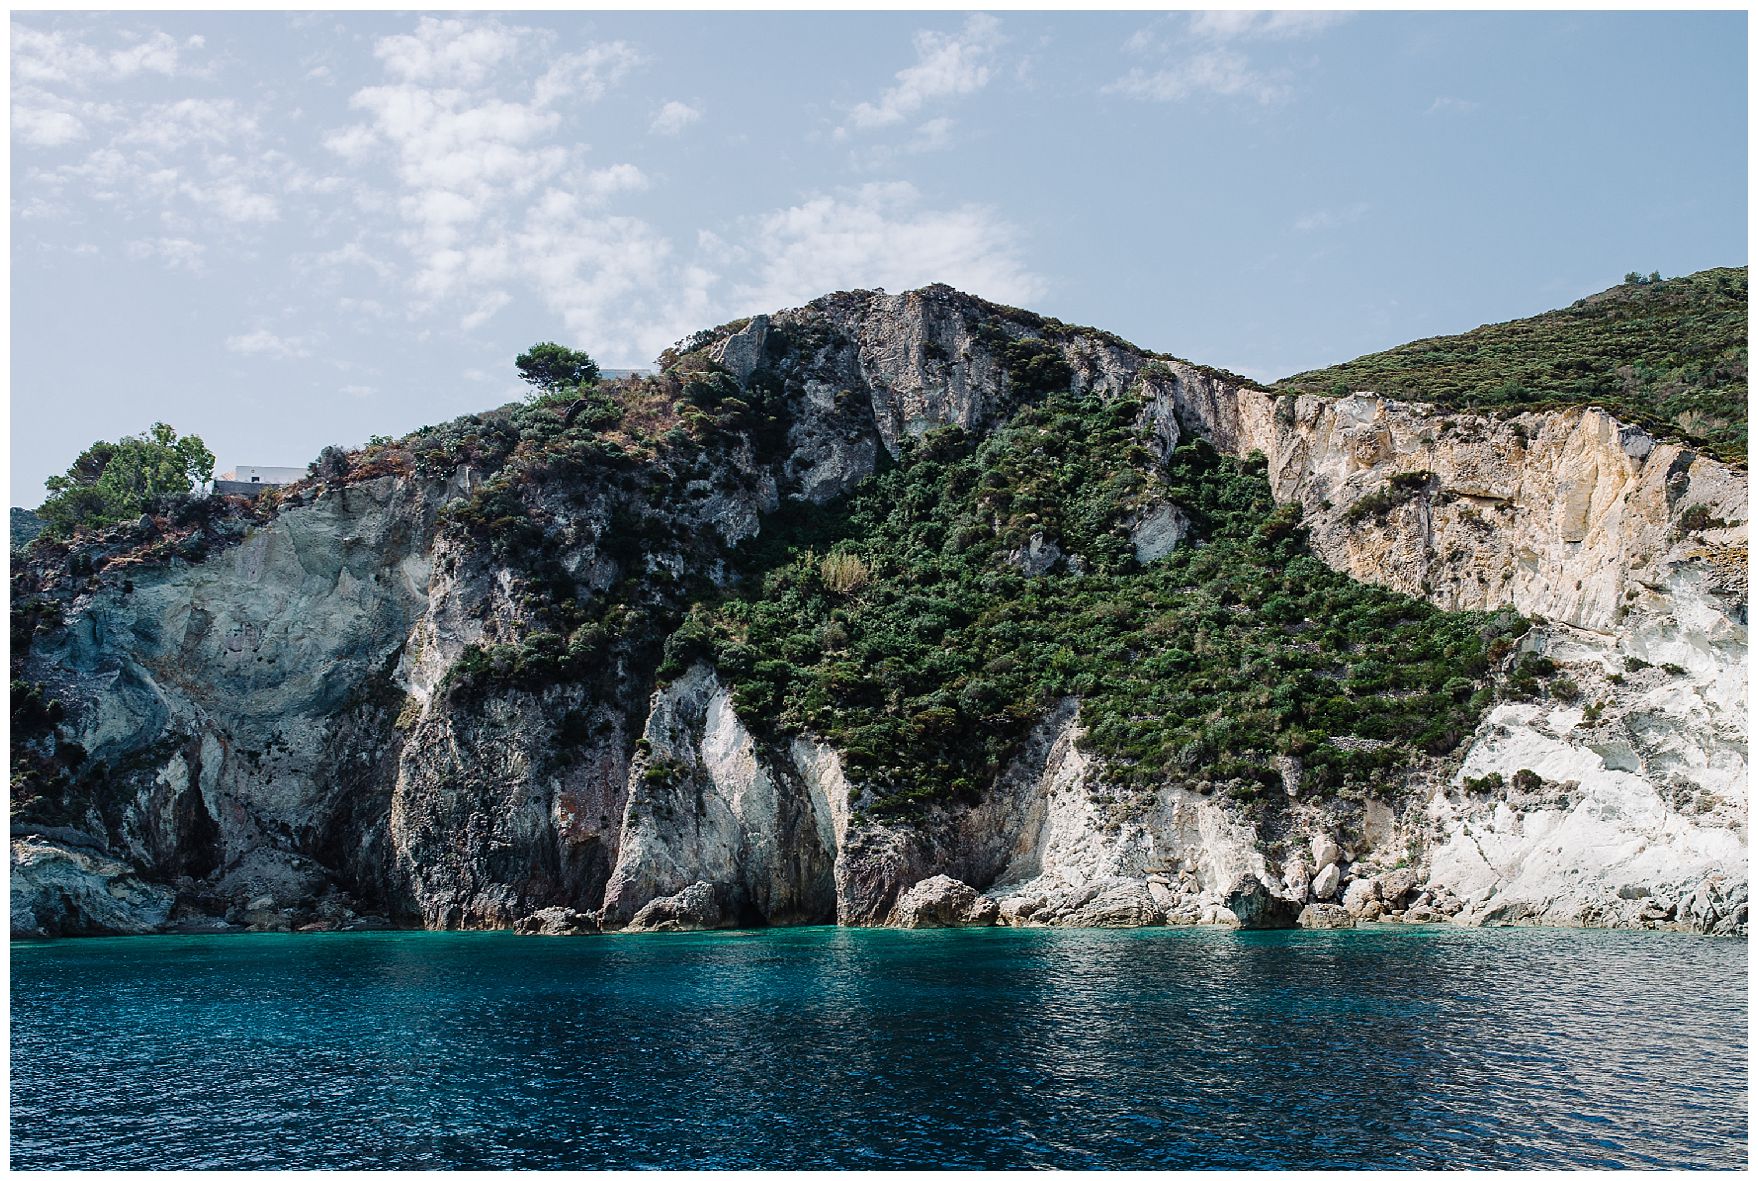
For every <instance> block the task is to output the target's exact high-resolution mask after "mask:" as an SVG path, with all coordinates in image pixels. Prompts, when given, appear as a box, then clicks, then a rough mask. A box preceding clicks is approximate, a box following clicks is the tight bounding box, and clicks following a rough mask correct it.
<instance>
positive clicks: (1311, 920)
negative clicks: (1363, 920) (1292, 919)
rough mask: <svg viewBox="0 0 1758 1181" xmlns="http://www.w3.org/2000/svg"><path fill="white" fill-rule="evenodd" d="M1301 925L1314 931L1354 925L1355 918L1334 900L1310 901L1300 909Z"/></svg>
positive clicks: (1338, 928)
mask: <svg viewBox="0 0 1758 1181" xmlns="http://www.w3.org/2000/svg"><path fill="white" fill-rule="evenodd" d="M1300 925H1301V926H1303V927H1306V928H1307V929H1309V930H1313V931H1335V930H1340V929H1342V928H1344V927H1353V926H1354V925H1355V919H1354V917H1353V916H1351V915H1350V913H1349V912H1348V911H1346V910H1344V909H1343V908H1342V907H1341V906H1338V905H1337V904H1336V903H1334V902H1309V903H1307V904H1306V905H1305V906H1303V907H1301V909H1300Z"/></svg>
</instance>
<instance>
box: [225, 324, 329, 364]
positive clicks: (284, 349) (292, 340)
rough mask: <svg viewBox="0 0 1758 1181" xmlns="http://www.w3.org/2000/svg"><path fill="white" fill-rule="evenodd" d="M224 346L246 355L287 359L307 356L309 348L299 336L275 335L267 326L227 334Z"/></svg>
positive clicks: (309, 351)
mask: <svg viewBox="0 0 1758 1181" xmlns="http://www.w3.org/2000/svg"><path fill="white" fill-rule="evenodd" d="M226 347H227V348H228V349H230V350H231V351H233V352H235V353H240V354H242V355H244V356H247V357H274V358H277V359H280V360H287V359H289V358H294V357H309V356H310V355H311V349H310V348H309V347H308V346H307V344H306V342H305V341H304V340H302V339H300V338H299V337H292V336H277V335H275V334H274V333H273V332H270V331H269V330H268V329H267V328H258V329H256V330H255V331H253V332H247V333H245V334H243V335H242V336H228V337H227V338H226Z"/></svg>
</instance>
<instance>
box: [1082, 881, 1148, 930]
mask: <svg viewBox="0 0 1758 1181" xmlns="http://www.w3.org/2000/svg"><path fill="white" fill-rule="evenodd" d="M1163 922H1165V915H1164V913H1163V912H1162V911H1161V909H1160V908H1159V907H1158V906H1156V905H1155V904H1154V895H1153V891H1152V890H1151V889H1150V888H1149V886H1148V884H1147V883H1146V882H1143V881H1139V880H1128V879H1125V880H1119V881H1111V882H1101V883H1099V887H1098V889H1097V890H1096V891H1094V892H1092V893H1091V894H1090V895H1089V896H1088V897H1086V898H1084V899H1083V900H1082V901H1081V902H1080V904H1079V905H1078V906H1074V907H1071V908H1069V909H1067V910H1065V911H1062V912H1059V913H1058V914H1057V915H1056V925H1057V926H1059V927H1157V926H1159V925H1160V924H1161V923H1163Z"/></svg>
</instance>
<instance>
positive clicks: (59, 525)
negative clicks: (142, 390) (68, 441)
mask: <svg viewBox="0 0 1758 1181" xmlns="http://www.w3.org/2000/svg"><path fill="white" fill-rule="evenodd" d="M213 475H214V454H213V452H211V451H209V450H208V449H207V446H206V444H204V443H203V442H202V441H201V439H200V437H199V436H196V435H188V436H185V437H184V438H181V439H180V438H178V437H177V432H176V431H175V430H173V429H172V428H171V427H169V426H166V425H165V424H164V423H162V422H155V423H154V424H153V425H152V429H151V430H149V431H147V432H146V433H145V434H141V435H127V436H124V437H123V438H121V439H119V440H117V441H116V442H114V443H110V442H105V441H103V440H100V441H98V442H96V443H93V444H92V445H91V446H90V447H87V448H86V449H85V450H84V451H82V452H81V453H80V455H79V458H78V459H75V460H74V461H73V465H72V466H71V467H69V468H68V469H67V474H66V475H61V476H50V477H49V478H48V479H47V480H46V481H44V487H46V488H47V489H48V490H49V498H48V499H47V500H45V501H44V502H43V505H42V507H41V508H39V509H38V510H37V515H38V516H39V517H42V518H43V520H44V521H46V522H47V523H48V531H49V532H52V533H54V534H55V535H57V536H66V535H67V534H69V533H71V532H73V531H74V530H75V529H78V528H87V529H96V528H100V527H102V526H104V525H111V524H114V523H116V522H117V521H126V520H128V519H129V518H130V517H138V516H139V515H141V514H142V513H144V512H148V511H150V510H152V509H154V508H158V507H160V506H161V505H163V504H164V503H165V502H166V501H167V500H168V499H169V498H171V497H174V496H180V495H184V494H186V493H188V492H189V491H190V490H191V489H193V488H195V487H196V486H198V485H200V484H205V483H207V481H209V480H211V479H212V478H213Z"/></svg>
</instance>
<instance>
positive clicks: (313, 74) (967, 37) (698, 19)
mask: <svg viewBox="0 0 1758 1181" xmlns="http://www.w3.org/2000/svg"><path fill="white" fill-rule="evenodd" d="M1746 19H1747V18H1746V14H1745V13H1743V12H1731V13H1612V14H1604V13H1583V12H1570V13H1491V12H1485V13H1445V14H1443V13H1415V14H1412V13H1367V14H1354V15H1347V16H1345V15H1337V14H1327V13H1315V12H1292V13H1250V12H1240V11H1227V12H1218V13H1188V12H1180V13H1169V14H1152V13H1106V14H1071V13H1042V12H1003V13H994V14H983V13H977V14H969V13H951V12H947V13H940V12H913V13H912V12H894V13H862V14H855V13H837V14H809V13H766V14H738V13H683V14H658V13H562V12H541V13H513V12H503V13H488V14H481V15H470V14H453V13H441V14H434V15H421V14H419V13H412V14H381V13H347V12H342V13H335V12H332V13H314V14H279V13H201V12H196V13H166V14H154V13H139V12H126V13H110V14H91V13H16V12H15V13H14V14H13V17H12V49H11V66H12V71H11V75H12V107H11V127H12V135H11V173H10V175H11V195H12V222H11V233H12V240H11V246H12V324H11V328H12V338H11V345H12V348H11V365H12V372H11V376H12V387H11V388H12V399H11V427H12V433H11V438H12V446H11V461H12V471H11V487H12V498H13V499H12V503H13V504H15V505H24V506H33V505H35V504H37V503H39V502H40V501H41V499H42V497H43V487H42V485H43V480H44V479H45V478H46V477H48V476H50V475H52V474H55V473H58V472H61V471H63V470H65V469H66V467H67V465H68V464H69V463H71V462H72V460H73V459H74V457H75V456H76V455H77V454H78V453H79V452H80V451H81V450H82V449H83V448H85V447H86V446H88V445H89V444H90V443H91V442H93V441H94V440H96V439H100V438H106V439H114V438H117V437H119V436H121V435H124V434H132V433H137V432H139V431H142V430H145V429H146V428H147V427H148V426H150V425H151V424H152V423H153V422H155V421H164V422H168V423H170V424H171V425H173V426H174V427H176V428H177V429H178V430H179V431H181V432H184V433H195V434H198V435H200V436H201V437H202V438H203V439H204V440H205V441H206V442H207V444H208V446H209V447H210V449H212V450H213V451H214V452H215V453H216V455H217V456H218V459H219V468H220V470H225V469H227V468H230V467H233V466H235V465H237V464H259V465H279V466H292V465H302V464H304V463H306V462H308V461H309V460H310V459H311V458H312V457H314V456H315V455H316V454H317V452H318V451H319V450H320V449H321V448H322V447H323V446H325V445H326V444H332V443H339V444H344V445H350V446H352V445H359V444H362V443H364V442H365V441H366V440H367V439H368V437H369V436H372V435H398V434H402V433H404V432H406V431H409V430H412V429H414V428H415V427H417V426H420V425H422V424H424V423H429V422H438V421H443V420H445V419H449V418H453V417H456V416H457V415H460V414H465V413H469V412H471V411H475V410H481V409H486V408H488V407H491V406H495V405H499V404H501V403H503V402H505V401H508V400H510V399H512V398H516V397H518V396H520V394H521V393H522V387H521V386H520V385H519V382H518V380H517V375H516V373H515V371H514V368H513V358H514V356H515V355H516V354H518V353H519V352H520V351H522V350H523V349H525V348H527V347H528V346H529V345H531V344H532V343H534V342H536V341H541V340H556V341H559V342H562V343H564V344H568V345H571V346H573V347H577V348H583V349H585V350H586V351H587V352H589V353H591V354H592V355H593V356H594V357H595V358H597V360H598V361H599V363H600V364H601V365H604V366H607V367H636V366H644V365H649V364H651V362H652V359H653V358H654V357H655V356H656V355H657V354H658V352H659V351H660V350H661V349H662V348H664V347H665V346H666V345H668V344H670V343H671V342H673V341H675V340H677V339H679V338H681V337H683V336H686V335H688V334H689V333H690V332H692V331H695V330H696V329H699V328H703V327H709V326H712V325H715V324H719V323H723V322H725V321H727V320H730V319H734V318H736V317H739V316H744V315H749V314H752V313H755V312H759V311H772V310H776V309H779V308H784V307H795V306H798V305H800V304H802V303H805V302H807V301H808V300H810V299H812V298H814V297H815V296H818V295H821V294H824V293H826V292H829V291H835V290H841V289H851V288H873V287H879V288H884V289H886V290H889V291H902V290H907V289H909V288H912V287H918V286H922V285H924V284H927V283H931V282H946V283H950V284H952V285H953V286H955V287H958V288H960V289H962V290H965V291H969V292H972V293H974V294H977V295H981V296H984V297H987V298H989V299H993V300H997V301H1000V302H1003V303H1009V304H1015V305H1019V306H1025V307H1030V308H1032V309H1034V310H1036V311H1039V312H1043V313H1045V314H1048V315H1053V316H1056V317H1059V318H1061V319H1063V320H1065V321H1069V322H1072V323H1080V324H1091V325H1095V326H1098V327H1101V328H1105V329H1108V330H1110V331H1113V332H1116V333H1118V334H1119V335H1121V336H1123V337H1125V338H1127V339H1129V340H1131V341H1134V342H1135V343H1137V344H1139V345H1142V346H1145V347H1148V348H1152V349H1156V350H1161V351H1165V352H1169V353H1172V354H1174V355H1177V356H1180V357H1185V358H1188V359H1191V360H1195V361H1200V362H1204V363H1207V364H1212V365H1219V366H1222V367H1225V368H1228V369H1232V370H1234V371H1237V372H1240V373H1244V374H1247V375H1249V376H1252V377H1256V378H1259V379H1260V380H1271V379H1274V378H1277V377H1282V376H1286V375H1288V374H1291V373H1294V372H1298V371H1301V370H1304V369H1310V368H1315V367H1318V366H1322V365H1326V364H1331V363H1334V362H1337V361H1342V360H1346V359H1348V358H1350V357H1354V356H1358V355H1360V354H1362V353H1366V352H1372V351H1374V350H1377V349H1382V348H1386V347H1389V346H1392V345H1395V344H1398V343H1401V342H1403V341H1406V340H1411V339H1416V338H1420V337H1424V336H1432V335H1436V334H1442V333H1450V332H1458V331H1463V330H1466V329H1469V328H1472V327H1474V326H1476V325H1478V324H1481V323H1486V322H1493V321H1498V320H1506V319H1511V318H1514V317H1518V316H1524V315H1531V314H1534V313H1536V312H1539V311H1543V310H1545V309H1548V308H1553V307H1558V306H1562V305H1565V304H1567V303H1569V302H1571V301H1572V300H1574V299H1576V298H1578V297H1580V296H1582V295H1585V294H1588V293H1590V292H1593V291H1597V290H1600V289H1602V288H1605V287H1608V286H1610V285H1612V284H1614V283H1616V282H1618V281H1619V280H1620V279H1621V278H1622V277H1623V275H1624V274H1625V273H1626V272H1628V271H1632V270H1636V271H1641V272H1643V273H1647V272H1649V271H1660V272H1661V273H1662V274H1666V275H1675V274H1686V273H1689V272H1691V271H1695V270H1700V269H1702V268H1704V267H1710V266H1729V265H1744V263H1745V262H1746V225H1747V218H1746V177H1747V158H1746V145H1747V129H1746Z"/></svg>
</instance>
